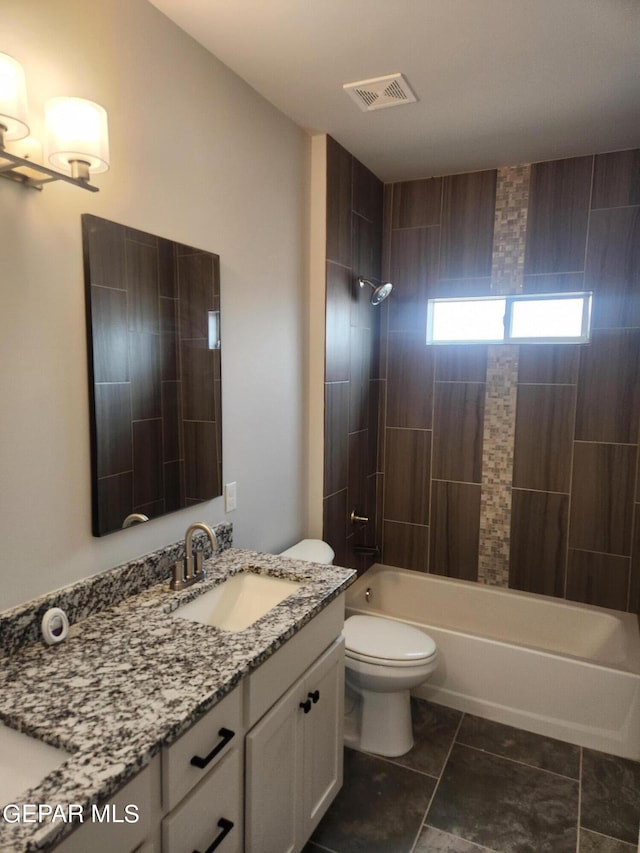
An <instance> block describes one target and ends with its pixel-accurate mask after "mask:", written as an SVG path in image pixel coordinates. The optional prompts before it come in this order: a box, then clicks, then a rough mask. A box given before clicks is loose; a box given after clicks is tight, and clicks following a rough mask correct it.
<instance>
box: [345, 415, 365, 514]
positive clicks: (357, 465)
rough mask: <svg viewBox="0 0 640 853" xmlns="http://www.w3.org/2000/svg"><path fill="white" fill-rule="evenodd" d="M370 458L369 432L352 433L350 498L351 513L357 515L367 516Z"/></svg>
mask: <svg viewBox="0 0 640 853" xmlns="http://www.w3.org/2000/svg"><path fill="white" fill-rule="evenodd" d="M368 456H369V435H368V432H367V430H366V429H365V430H362V431H361V432H352V433H351V434H350V435H349V465H348V467H349V475H348V481H347V482H348V490H349V493H348V496H349V512H351V510H355V511H356V515H361V516H365V515H366V514H367V504H368V492H367V478H368V473H369V472H368V471H367V467H368V465H367V462H368Z"/></svg>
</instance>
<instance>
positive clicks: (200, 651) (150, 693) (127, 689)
mask: <svg viewBox="0 0 640 853" xmlns="http://www.w3.org/2000/svg"><path fill="white" fill-rule="evenodd" d="M205 567H206V569H207V579H206V581H205V582H203V583H198V584H195V585H194V586H192V587H189V588H188V589H186V590H183V591H182V592H170V591H169V589H168V584H167V583H166V582H163V583H160V584H156V585H154V586H151V587H150V588H148V589H146V590H144V591H142V592H140V593H138V594H137V595H134V596H132V597H130V598H127V599H125V600H124V601H122V602H121V603H119V604H117V605H116V606H113V607H110V608H108V609H106V610H103V611H101V612H98V613H95V614H94V615H91V616H89V617H87V618H86V619H83V620H81V621H79V622H76V623H75V624H74V625H72V626H71V629H70V632H69V636H68V637H67V639H66V640H65V641H64V642H63V643H61V644H60V645H58V646H45V645H44V643H42V642H37V643H32V644H31V645H28V646H26V647H25V648H23V649H21V650H20V651H18V652H17V653H16V654H14V655H12V656H10V657H8V658H5V659H4V660H3V662H2V663H3V666H2V668H1V670H0V721H2V722H5V723H7V724H8V725H10V726H11V727H13V728H17V729H19V730H21V731H24V732H25V733H27V734H30V735H32V736H34V737H36V738H39V739H40V740H43V741H46V742H47V743H50V744H52V745H54V746H60V747H63V748H64V749H66V750H67V751H68V752H70V753H72V757H71V758H70V759H69V760H68V761H67V762H66V763H65V764H64V765H63V766H62V767H61V768H60V769H59V770H57V771H54V772H53V773H51V774H49V775H48V776H47V777H46V778H45V779H44V780H43V781H42V783H41V784H40V785H38V786H37V787H36V788H33V789H31V790H30V791H28V792H25V793H24V794H23V795H21V796H20V797H19V798H17V799H16V800H15V802H16V803H17V804H18V805H20V804H22V803H48V804H50V805H54V806H55V805H56V804H58V803H59V804H63V805H66V804H68V803H74V804H75V803H77V804H82V805H83V806H84V807H85V808H86V807H87V806H88V805H90V804H91V803H95V802H97V801H98V800H102V799H105V798H107V797H109V796H111V795H112V794H113V793H114V792H115V791H116V790H117V789H118V788H120V787H121V786H122V785H123V784H124V783H125V782H127V781H128V780H130V779H131V778H133V776H135V775H136V773H137V772H138V771H139V770H141V769H142V768H143V767H145V766H146V765H147V764H148V763H149V761H150V760H151V758H152V757H153V756H154V755H155V754H156V753H157V752H158V751H159V750H160V748H161V747H162V746H164V745H168V744H170V743H172V742H173V741H175V740H176V739H177V738H178V737H179V736H180V735H181V734H182V733H183V732H184V731H186V729H188V728H189V727H190V726H191V725H192V724H193V723H194V722H195V721H196V720H197V719H198V718H199V717H200V716H201V715H202V714H204V713H205V712H206V711H207V710H209V708H211V707H212V706H213V705H215V704H216V702H218V701H219V700H220V699H221V698H222V697H223V696H225V695H226V694H227V693H229V692H230V691H231V690H232V689H233V688H234V687H235V686H236V685H237V684H238V683H239V682H240V681H241V679H242V678H243V677H244V676H246V675H247V674H248V673H250V672H251V671H252V670H254V669H255V668H256V667H258V666H259V665H260V664H261V663H263V662H264V661H265V660H266V659H267V658H268V657H269V656H270V655H271V654H273V652H275V651H276V650H277V649H278V648H279V647H280V646H281V645H282V644H283V643H284V642H285V641H286V640H288V639H289V638H290V637H292V636H293V635H294V634H295V633H296V632H297V631H299V630H300V628H302V627H303V626H304V625H305V624H306V623H307V622H308V621H309V620H310V619H311V618H312V617H313V616H315V615H316V614H317V613H319V612H320V611H321V610H322V609H323V608H324V607H325V606H326V605H327V604H328V603H329V602H330V601H332V600H333V599H334V598H335V597H336V596H337V595H339V594H340V593H341V592H342V591H343V590H344V589H346V588H347V587H348V586H349V585H350V583H351V582H352V581H353V580H354V579H355V572H354V571H352V570H351V569H344V568H341V567H338V566H325V565H322V566H321V565H318V564H314V563H305V562H301V561H298V560H290V559H287V558H285V557H281V556H274V555H270V554H261V553H257V552H254V551H243V550H238V549H234V548H231V549H228V550H225V551H223V552H222V553H221V554H219V555H217V556H215V557H213V558H211V559H209V560H207V561H205ZM247 569H251V570H253V571H256V570H257V571H259V572H260V573H264V574H270V575H275V576H277V577H283V578H290V579H292V580H299V581H304V585H303V586H301V587H300V589H299V590H297V591H295V592H294V593H293V594H292V595H290V596H289V597H288V598H287V599H286V600H285V601H283V602H282V603H281V604H279V605H277V606H276V607H275V608H273V609H272V610H271V611H269V612H268V613H267V614H265V615H264V616H263V617H261V618H260V619H258V620H257V622H255V623H253V625H251V626H250V627H249V628H247V629H245V630H244V631H240V632H237V633H230V632H226V631H222V630H220V629H217V628H212V627H210V626H207V625H202V624H199V623H195V622H190V621H187V620H183V619H174V618H172V617H171V616H170V615H169V612H170V611H171V610H175V609H176V608H177V607H178V606H179V605H181V604H183V603H185V602H186V601H190V600H192V599H194V598H196V597H197V596H198V595H200V594H202V593H203V592H204V591H205V590H207V589H210V588H211V587H213V586H214V585H215V584H217V583H220V582H221V581H222V580H224V579H225V578H227V577H229V576H231V575H233V574H236V573H238V572H241V571H245V570H247ZM64 830H65V825H63V824H60V823H56V824H54V825H51V824H7V823H2V822H0V849H1V850H2V851H3V853H9V851H32V850H45V849H47V848H48V847H49V846H51V845H52V844H53V843H54V841H56V842H57V841H59V840H60V837H61V834H62V833H63V832H64Z"/></svg>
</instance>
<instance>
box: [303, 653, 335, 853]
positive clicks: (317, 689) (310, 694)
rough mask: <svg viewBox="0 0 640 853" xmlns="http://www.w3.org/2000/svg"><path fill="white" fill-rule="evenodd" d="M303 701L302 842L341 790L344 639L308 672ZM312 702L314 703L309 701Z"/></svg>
mask: <svg viewBox="0 0 640 853" xmlns="http://www.w3.org/2000/svg"><path fill="white" fill-rule="evenodd" d="M304 684H305V698H307V699H308V700H309V701H311V709H310V711H309V713H308V714H305V715H304V721H303V722H304V725H303V741H304V747H303V815H302V826H303V829H302V832H303V835H304V838H303V839H302V840H303V841H306V840H307V839H308V838H309V836H310V835H311V833H312V832H313V830H314V829H315V828H316V826H317V825H318V823H319V822H320V819H321V818H322V817H323V815H324V813H325V812H326V810H327V809H328V807H329V805H330V803H331V802H332V800H333V798H334V797H335V795H336V794H337V793H338V791H339V790H340V788H341V787H342V771H343V758H344V747H343V726H344V640H343V638H342V637H341V638H340V639H338V640H337V641H336V642H335V643H334V644H333V645H332V646H330V648H329V649H327V651H326V652H325V653H324V654H323V655H322V657H321V658H319V660H318V661H317V662H316V663H315V664H314V665H313V666H312V667H311V668H310V669H309V670H308V673H307V674H306V675H305V679H304ZM314 699H315V700H316V701H315V702H314V701H313V700H314Z"/></svg>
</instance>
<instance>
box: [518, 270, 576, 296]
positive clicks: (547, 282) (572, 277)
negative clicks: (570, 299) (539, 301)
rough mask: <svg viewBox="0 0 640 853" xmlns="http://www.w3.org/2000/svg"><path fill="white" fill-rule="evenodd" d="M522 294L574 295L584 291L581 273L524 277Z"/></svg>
mask: <svg viewBox="0 0 640 853" xmlns="http://www.w3.org/2000/svg"><path fill="white" fill-rule="evenodd" d="M522 290H523V292H524V293H576V292H578V291H580V290H585V283H584V273H583V272H564V273H543V274H540V275H525V276H524V278H523V285H522Z"/></svg>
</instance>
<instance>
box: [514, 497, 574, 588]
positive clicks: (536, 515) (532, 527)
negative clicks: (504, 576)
mask: <svg viewBox="0 0 640 853" xmlns="http://www.w3.org/2000/svg"><path fill="white" fill-rule="evenodd" d="M568 521H569V497H568V495H554V494H548V493H545V492H530V491H522V490H520V489H514V490H513V492H512V502H511V541H510V551H509V586H510V587H511V588H512V589H522V590H525V591H526V592H536V593H539V594H541V595H555V596H558V597H560V598H564V585H565V575H566V563H567V529H568Z"/></svg>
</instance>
